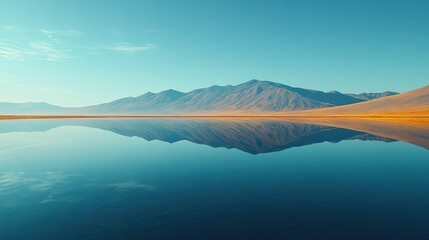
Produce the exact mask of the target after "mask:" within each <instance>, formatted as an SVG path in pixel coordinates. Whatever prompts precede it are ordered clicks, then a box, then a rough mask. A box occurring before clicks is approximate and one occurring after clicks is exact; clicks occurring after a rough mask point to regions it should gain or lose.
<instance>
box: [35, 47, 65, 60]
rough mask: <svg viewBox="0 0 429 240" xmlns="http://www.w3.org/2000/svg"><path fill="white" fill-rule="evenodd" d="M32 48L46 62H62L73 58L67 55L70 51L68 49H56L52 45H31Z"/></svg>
mask: <svg viewBox="0 0 429 240" xmlns="http://www.w3.org/2000/svg"><path fill="white" fill-rule="evenodd" d="M30 47H31V48H32V49H35V50H37V52H38V55H40V56H41V57H42V59H43V60H46V61H62V60H64V59H67V58H71V57H69V56H68V55H67V54H66V52H67V51H68V50H67V49H61V48H58V47H55V46H54V45H52V44H50V43H46V42H38V43H31V44H30Z"/></svg>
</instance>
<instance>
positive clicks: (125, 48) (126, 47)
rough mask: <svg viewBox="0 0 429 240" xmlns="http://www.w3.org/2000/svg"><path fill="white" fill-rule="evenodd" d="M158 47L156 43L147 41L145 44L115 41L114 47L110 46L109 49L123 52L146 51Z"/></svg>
mask: <svg viewBox="0 0 429 240" xmlns="http://www.w3.org/2000/svg"><path fill="white" fill-rule="evenodd" d="M154 48H157V45H156V44H153V43H146V44H144V45H132V44H129V43H115V44H114V46H113V47H108V48H107V49H109V50H112V51H117V52H123V53H137V52H141V51H146V50H150V49H154Z"/></svg>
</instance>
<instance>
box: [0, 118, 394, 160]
mask: <svg viewBox="0 0 429 240" xmlns="http://www.w3.org/2000/svg"><path fill="white" fill-rule="evenodd" d="M60 126H86V127H92V128H99V129H103V130H107V131H111V132H114V133H117V134H120V135H123V136H128V137H133V136H137V137H140V138H143V139H145V140H148V141H151V140H161V141H164V142H169V143H174V142H177V141H182V140H186V141H189V142H193V143H197V144H204V145H208V146H211V147H216V148H217V147H224V148H235V149H239V150H242V151H245V152H248V153H251V154H258V153H268V152H274V151H281V150H284V149H287V148H291V147H298V146H305V145H310V144H315V143H321V142H332V143H336V142H340V141H343V140H373V141H384V142H391V141H394V140H392V139H389V138H384V137H379V136H375V135H372V134H368V133H364V132H360V131H354V130H348V129H342V128H336V127H330V126H320V125H316V124H302V123H292V122H284V121H283V122H278V121H273V120H255V121H253V120H251V121H249V120H233V121H228V120H227V121H213V120H192V119H62V120H27V121H18V122H17V121H1V122H0V133H6V132H20V131H47V130H49V129H52V128H56V127H60Z"/></svg>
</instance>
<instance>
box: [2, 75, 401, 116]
mask: <svg viewBox="0 0 429 240" xmlns="http://www.w3.org/2000/svg"><path fill="white" fill-rule="evenodd" d="M392 94H395V93H392V92H384V93H369V94H368V93H363V94H342V93H340V92H337V91H332V92H321V91H316V90H308V89H302V88H295V87H290V86H287V85H283V84H280V83H274V82H269V81H259V80H251V81H248V82H246V83H243V84H239V85H237V86H231V85H228V86H212V87H208V88H201V89H196V90H193V91H190V92H188V93H183V92H179V91H176V90H172V89H170V90H166V91H163V92H160V93H151V92H148V93H145V94H143V95H141V96H138V97H127V98H122V99H118V100H115V101H113V102H109V103H103V104H99V105H93V106H88V107H82V108H61V107H58V106H53V105H49V104H47V103H23V104H6V103H4V104H3V105H1V104H0V114H86V115H91V114H92V115H94V114H191V113H201V114H204V113H214V112H224V113H228V112H280V111H290V110H306V109H315V108H326V107H334V106H340V105H347V104H353V103H359V102H363V101H366V100H369V99H373V98H378V97H383V96H388V95H392Z"/></svg>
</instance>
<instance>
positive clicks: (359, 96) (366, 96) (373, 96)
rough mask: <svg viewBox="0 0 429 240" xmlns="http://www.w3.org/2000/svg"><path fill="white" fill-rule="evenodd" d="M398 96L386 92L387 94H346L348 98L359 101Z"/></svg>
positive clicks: (394, 93)
mask: <svg viewBox="0 0 429 240" xmlns="http://www.w3.org/2000/svg"><path fill="white" fill-rule="evenodd" d="M396 94H398V93H396V92H390V91H386V92H382V93H361V94H351V93H346V95H347V96H350V97H354V98H357V99H361V100H364V101H368V100H373V99H377V98H382V97H388V96H392V95H396Z"/></svg>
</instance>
